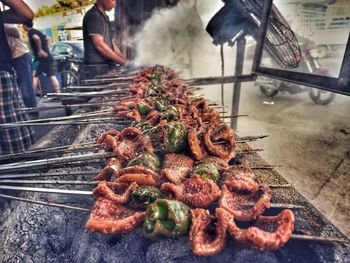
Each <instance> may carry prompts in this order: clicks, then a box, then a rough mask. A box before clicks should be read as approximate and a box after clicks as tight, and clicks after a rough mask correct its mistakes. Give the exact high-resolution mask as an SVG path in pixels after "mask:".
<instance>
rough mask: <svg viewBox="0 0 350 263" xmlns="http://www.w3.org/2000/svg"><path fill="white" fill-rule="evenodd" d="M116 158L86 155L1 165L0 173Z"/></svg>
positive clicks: (109, 154)
mask: <svg viewBox="0 0 350 263" xmlns="http://www.w3.org/2000/svg"><path fill="white" fill-rule="evenodd" d="M113 156H115V154H114V153H105V152H104V153H94V154H86V155H78V156H65V157H58V158H47V159H41V160H35V161H26V162H20V163H8V164H3V165H0V173H4V172H9V171H18V170H21V169H22V170H23V169H28V168H34V167H35V168H41V167H48V166H50V165H55V164H62V163H71V162H79V161H86V160H96V159H102V158H110V157H113Z"/></svg>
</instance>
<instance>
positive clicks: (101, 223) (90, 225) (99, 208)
mask: <svg viewBox="0 0 350 263" xmlns="http://www.w3.org/2000/svg"><path fill="white" fill-rule="evenodd" d="M145 216H146V212H138V211H136V210H134V209H131V208H127V207H123V206H120V205H117V204H116V203H115V202H113V201H110V200H107V199H104V198H98V199H97V200H96V203H95V205H94V207H93V209H92V211H91V214H90V217H89V219H88V221H87V222H86V225H85V227H86V229H87V230H89V231H93V232H94V231H99V232H102V233H103V234H124V233H128V232H130V231H132V230H134V229H135V228H137V227H139V226H140V225H141V224H142V222H143V220H144V218H145Z"/></svg>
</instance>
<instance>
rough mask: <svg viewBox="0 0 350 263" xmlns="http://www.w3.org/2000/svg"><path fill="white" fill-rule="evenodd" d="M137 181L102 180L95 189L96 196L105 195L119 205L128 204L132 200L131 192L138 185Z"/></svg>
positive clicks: (104, 196)
mask: <svg viewBox="0 0 350 263" xmlns="http://www.w3.org/2000/svg"><path fill="white" fill-rule="evenodd" d="M137 186H138V185H137V183H131V184H130V185H129V184H124V183H115V182H107V181H102V182H99V184H98V186H97V187H96V188H95V189H94V190H93V193H94V196H95V197H96V198H99V197H103V198H105V199H108V200H111V201H113V202H114V203H116V204H118V205H123V204H126V203H128V202H129V201H130V196H131V192H132V191H133V190H134V189H135V188H136V187H137Z"/></svg>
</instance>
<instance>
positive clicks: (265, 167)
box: [250, 164, 282, 170]
mask: <svg viewBox="0 0 350 263" xmlns="http://www.w3.org/2000/svg"><path fill="white" fill-rule="evenodd" d="M281 166H282V165H280V164H269V165H262V166H253V167H250V169H255V170H265V169H274V168H275V167H281Z"/></svg>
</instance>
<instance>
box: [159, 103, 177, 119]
mask: <svg viewBox="0 0 350 263" xmlns="http://www.w3.org/2000/svg"><path fill="white" fill-rule="evenodd" d="M160 119H161V120H168V121H172V120H178V119H179V113H178V111H177V109H176V107H174V106H172V105H169V106H168V107H166V109H165V111H164V112H163V113H162V116H161V117H160Z"/></svg>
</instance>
